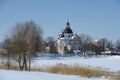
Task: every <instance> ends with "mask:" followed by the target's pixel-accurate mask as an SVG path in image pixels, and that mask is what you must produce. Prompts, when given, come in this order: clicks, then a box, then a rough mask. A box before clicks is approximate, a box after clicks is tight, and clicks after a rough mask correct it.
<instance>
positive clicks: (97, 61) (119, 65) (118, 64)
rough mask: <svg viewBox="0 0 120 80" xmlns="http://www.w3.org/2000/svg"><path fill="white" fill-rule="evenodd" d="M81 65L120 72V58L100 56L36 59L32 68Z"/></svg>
mask: <svg viewBox="0 0 120 80" xmlns="http://www.w3.org/2000/svg"><path fill="white" fill-rule="evenodd" d="M60 63H62V64H67V65H80V66H83V67H87V66H90V67H95V68H96V67H97V68H102V69H105V70H108V71H112V72H118V71H120V56H99V57H87V58H83V57H79V56H72V57H49V56H48V57H38V58H36V59H34V61H33V64H32V67H34V68H39V67H43V68H44V67H48V66H54V65H56V64H60Z"/></svg>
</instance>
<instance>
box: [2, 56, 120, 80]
mask: <svg viewBox="0 0 120 80" xmlns="http://www.w3.org/2000/svg"><path fill="white" fill-rule="evenodd" d="M0 61H1V60H0ZM60 63H62V64H67V65H80V66H83V67H87V66H90V67H98V68H104V69H105V70H108V71H112V72H118V71H120V56H98V57H96V56H94V57H86V58H83V57H79V56H71V57H64V56H62V57H61V56H60V57H59V56H57V57H54V56H42V57H37V58H34V59H33V62H32V68H41V67H42V68H44V67H49V66H54V65H56V64H60ZM0 80H108V79H104V78H90V79H89V78H82V77H80V76H74V75H69V76H68V75H60V74H51V73H43V72H25V71H23V72H20V71H11V70H0Z"/></svg>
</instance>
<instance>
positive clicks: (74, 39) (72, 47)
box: [56, 22, 80, 54]
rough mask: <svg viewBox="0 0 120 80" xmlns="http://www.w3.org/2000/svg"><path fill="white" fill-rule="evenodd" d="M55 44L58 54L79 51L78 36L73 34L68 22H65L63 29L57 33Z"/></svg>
mask: <svg viewBox="0 0 120 80" xmlns="http://www.w3.org/2000/svg"><path fill="white" fill-rule="evenodd" d="M56 44H57V52H58V53H59V54H65V53H78V52H80V38H79V37H78V36H77V35H75V34H73V30H72V29H71V28H70V23H69V22H67V24H66V27H65V29H64V30H63V32H62V33H61V34H60V35H59V37H58V39H57V42H56Z"/></svg>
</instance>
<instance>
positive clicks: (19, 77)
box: [0, 70, 106, 80]
mask: <svg viewBox="0 0 120 80" xmlns="http://www.w3.org/2000/svg"><path fill="white" fill-rule="evenodd" d="M0 80H106V79H103V78H82V77H79V76H68V75H60V74H50V73H43V72H20V71H9V70H0Z"/></svg>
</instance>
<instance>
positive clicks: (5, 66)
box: [0, 65, 18, 70]
mask: <svg viewBox="0 0 120 80" xmlns="http://www.w3.org/2000/svg"><path fill="white" fill-rule="evenodd" d="M0 69H5V70H8V66H7V65H4V66H0ZM9 70H18V67H16V66H12V65H10V66H9Z"/></svg>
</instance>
